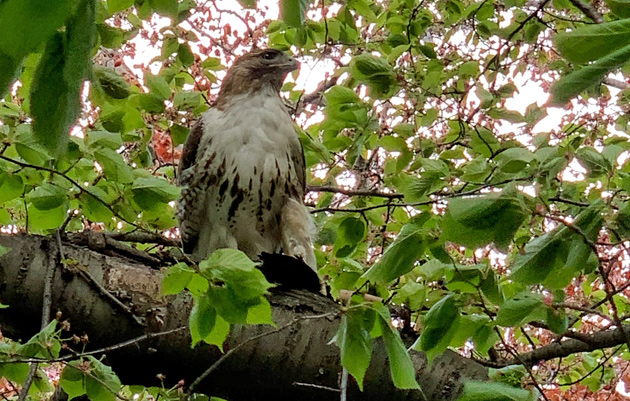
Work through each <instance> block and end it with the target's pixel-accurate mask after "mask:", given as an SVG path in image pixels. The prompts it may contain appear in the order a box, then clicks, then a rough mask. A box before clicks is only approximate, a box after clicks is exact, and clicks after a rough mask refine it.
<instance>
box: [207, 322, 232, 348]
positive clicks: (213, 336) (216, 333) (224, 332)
mask: <svg viewBox="0 0 630 401" xmlns="http://www.w3.org/2000/svg"><path fill="white" fill-rule="evenodd" d="M230 327H231V325H230V323H228V322H227V321H225V319H223V318H222V317H221V316H220V315H217V316H216V318H215V320H214V327H213V328H212V330H211V331H210V333H208V335H207V336H205V337H204V339H203V341H204V342H205V343H207V344H210V345H216V346H217V347H219V349H220V350H221V351H223V344H224V343H225V339H226V338H227V336H228V335H229V334H230Z"/></svg>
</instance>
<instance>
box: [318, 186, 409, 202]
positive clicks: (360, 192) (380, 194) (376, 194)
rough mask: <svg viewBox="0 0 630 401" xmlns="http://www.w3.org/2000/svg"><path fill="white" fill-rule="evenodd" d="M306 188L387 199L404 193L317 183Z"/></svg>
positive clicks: (398, 197) (400, 197)
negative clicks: (328, 185) (327, 185)
mask: <svg viewBox="0 0 630 401" xmlns="http://www.w3.org/2000/svg"><path fill="white" fill-rule="evenodd" d="M306 190H307V191H308V192H331V193H337V194H342V195H347V196H373V197H378V198H388V199H402V198H404V196H405V195H403V194H396V193H387V192H379V191H370V190H359V189H345V188H338V187H324V186H317V185H309V186H308V187H307V188H306Z"/></svg>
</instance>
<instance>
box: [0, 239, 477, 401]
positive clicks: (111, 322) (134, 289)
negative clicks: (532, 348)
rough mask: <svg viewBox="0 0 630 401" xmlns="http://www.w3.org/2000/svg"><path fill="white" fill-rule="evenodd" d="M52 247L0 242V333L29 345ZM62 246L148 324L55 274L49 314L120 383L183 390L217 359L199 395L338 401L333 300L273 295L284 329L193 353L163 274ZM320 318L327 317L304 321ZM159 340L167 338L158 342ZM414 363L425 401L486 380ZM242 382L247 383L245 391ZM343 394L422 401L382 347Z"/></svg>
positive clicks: (246, 333) (182, 304) (464, 364)
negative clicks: (395, 375) (360, 383)
mask: <svg viewBox="0 0 630 401" xmlns="http://www.w3.org/2000/svg"><path fill="white" fill-rule="evenodd" d="M50 241H51V239H49V238H45V237H38V236H32V235H20V236H0V243H2V245H4V246H6V247H7V248H9V249H11V251H10V252H9V253H7V254H6V255H4V256H3V257H2V258H0V281H1V282H3V283H4V284H3V285H0V299H2V302H3V303H6V304H9V305H10V307H9V308H7V309H2V310H0V325H1V327H2V332H3V334H4V335H7V336H9V337H11V338H14V339H21V340H23V341H25V340H27V339H28V338H29V337H30V336H32V335H34V334H35V333H37V332H38V331H39V330H40V328H39V326H40V325H39V322H38V321H37V319H25V318H24V317H25V316H35V315H37V312H38V311H40V310H41V305H42V297H41V294H42V291H43V286H44V283H43V281H44V270H45V266H46V263H47V261H48V260H49V258H50V257H51V256H52V255H50V254H49V252H47V247H46V244H48V243H49V242H50ZM63 248H64V252H65V255H66V258H67V259H68V260H72V261H73V263H75V264H76V269H81V270H84V271H87V272H89V273H90V275H91V276H92V277H93V278H94V280H96V281H98V282H99V283H100V285H101V286H102V287H104V288H105V289H106V290H107V291H108V292H109V293H111V294H115V295H117V296H118V297H119V298H121V299H120V301H121V302H124V303H125V305H127V306H128V308H129V311H130V312H131V313H133V314H134V315H136V316H137V317H138V318H141V319H142V321H143V322H144V323H145V324H146V326H142V325H140V324H138V323H137V320H136V319H134V318H133V317H132V316H130V313H129V312H128V311H122V310H121V309H120V307H119V305H117V304H116V303H115V302H112V300H111V299H110V298H109V297H104V296H103V295H102V294H101V293H100V292H99V291H98V289H96V288H95V287H94V286H93V285H92V284H91V283H90V282H89V280H86V278H85V277H84V276H82V275H80V274H77V273H76V272H74V270H75V269H65V270H61V267H60V266H57V267H58V268H59V269H60V270H58V274H56V275H55V277H54V280H53V286H52V299H53V303H52V305H53V311H58V312H61V313H62V316H63V317H62V319H69V321H70V322H71V330H72V333H76V334H80V335H83V334H87V335H88V336H89V340H90V343H89V344H88V349H87V350H86V351H87V352H95V353H94V356H95V357H96V358H99V359H100V358H101V357H104V359H103V361H104V362H105V363H106V364H108V365H110V366H112V368H113V370H114V372H116V373H117V374H118V376H119V377H120V378H121V379H122V381H123V383H128V384H144V385H157V386H160V385H162V382H161V381H160V380H159V379H157V378H156V375H157V374H158V373H159V374H162V375H165V376H166V380H165V381H164V385H168V386H170V385H174V384H176V383H178V382H179V381H180V380H184V383H185V385H188V384H190V383H192V382H193V381H194V380H195V379H196V378H199V377H200V376H201V375H202V374H203V373H204V371H207V370H208V369H209V368H210V367H211V366H213V364H215V363H217V361H219V360H221V363H220V364H219V366H217V367H215V368H213V370H212V371H211V372H210V374H209V376H208V377H207V378H206V379H204V380H202V381H201V382H200V384H199V388H198V391H200V392H204V393H207V394H212V395H216V396H219V397H222V398H226V399H230V400H244V401H248V400H267V399H275V400H280V401H282V400H305V401H308V400H338V399H339V393H338V392H335V391H329V390H328V389H331V388H332V389H336V388H339V375H340V373H341V367H340V365H339V350H338V348H337V347H336V346H334V345H330V344H329V342H330V340H331V338H333V336H334V334H335V333H336V330H337V327H338V324H339V318H338V314H339V312H340V308H339V306H338V305H337V304H335V303H334V302H333V301H332V300H330V299H327V298H325V297H322V296H320V295H318V294H313V293H309V292H305V291H295V290H294V291H278V292H275V293H273V294H271V295H270V296H269V297H268V299H269V302H270V304H271V305H272V313H273V318H274V321H275V322H276V324H277V327H279V328H280V327H283V326H285V325H289V326H288V327H287V328H286V329H284V330H281V331H277V332H274V333H268V331H269V330H274V329H273V328H271V329H270V328H269V327H263V326H244V327H243V326H237V327H235V328H234V330H233V331H232V332H231V334H230V337H229V339H228V340H227V341H226V342H225V343H224V350H225V351H226V352H230V350H234V351H232V352H230V354H229V355H228V356H226V355H227V354H225V355H224V354H222V353H221V351H220V350H219V349H218V348H217V347H214V346H209V345H205V344H198V345H197V346H196V347H195V348H194V349H191V347H190V344H191V340H190V336H189V333H188V331H187V330H184V331H182V330H178V329H179V328H180V327H182V326H186V325H187V323H188V314H189V311H190V308H191V306H192V302H191V298H190V297H189V296H188V295H186V294H180V295H179V296H177V297H173V296H169V297H163V296H161V295H160V285H161V277H162V275H161V273H160V272H158V271H156V270H155V269H152V268H149V267H148V266H145V265H141V264H139V263H138V262H136V261H133V260H130V259H126V258H124V257H117V256H112V255H104V254H101V253H97V252H94V251H91V250H89V249H87V248H86V247H84V246H78V245H76V244H72V243H69V242H66V243H64V244H63ZM59 272H61V274H59ZM321 315H326V316H327V317H322V318H318V319H309V318H307V317H309V316H321ZM171 330H172V332H169V331H171ZM164 332H169V334H159V335H158V334H157V333H164ZM267 333H268V334H267ZM64 337H67V335H65V334H64ZM125 344H133V346H124V345H125ZM95 350H96V351H95ZM79 351H80V352H82V351H83V350H79ZM411 356H412V361H413V363H414V365H415V367H416V369H417V375H416V377H417V379H418V381H419V383H420V385H421V386H422V389H423V391H424V393H425V394H426V395H427V397H428V399H430V400H434V401H441V400H453V399H455V398H456V397H457V394H458V393H459V390H460V389H461V379H462V378H464V377H467V378H475V379H483V378H484V377H486V370H485V368H483V367H482V366H481V365H479V364H477V363H475V362H474V361H471V360H468V359H466V358H463V357H461V356H459V355H457V354H455V353H453V352H447V353H446V354H444V355H443V356H442V357H440V358H439V359H437V360H435V361H434V362H433V364H432V365H431V366H430V367H429V366H428V365H427V361H426V358H425V356H424V355H423V354H421V353H412V355H411ZM244 380H246V381H247V385H243V384H244ZM296 383H300V384H299V385H298V384H296ZM347 393H348V399H349V400H352V399H362V400H367V401H369V400H384V401H387V400H403V399H404V400H425V398H424V397H423V396H422V393H420V392H418V391H402V390H396V389H395V388H394V387H393V385H392V382H391V377H390V373H389V368H388V367H387V355H386V352H385V350H384V347H383V344H382V343H381V342H379V341H377V342H376V344H375V348H374V354H373V358H372V364H371V366H370V368H369V369H368V373H367V375H366V378H365V392H364V393H360V392H359V390H358V388H357V386H356V383H354V381H353V380H352V379H350V380H348V388H347Z"/></svg>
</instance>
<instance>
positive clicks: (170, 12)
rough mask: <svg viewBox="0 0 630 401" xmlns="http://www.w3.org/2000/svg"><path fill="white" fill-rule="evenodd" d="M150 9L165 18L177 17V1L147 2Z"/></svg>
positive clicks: (160, 0) (151, 0)
mask: <svg viewBox="0 0 630 401" xmlns="http://www.w3.org/2000/svg"><path fill="white" fill-rule="evenodd" d="M149 4H150V5H151V8H152V9H153V10H155V11H156V12H158V13H159V14H161V15H164V16H165V17H173V18H176V17H177V0H149Z"/></svg>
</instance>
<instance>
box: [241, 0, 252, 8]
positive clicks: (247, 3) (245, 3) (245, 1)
mask: <svg viewBox="0 0 630 401" xmlns="http://www.w3.org/2000/svg"><path fill="white" fill-rule="evenodd" d="M238 2H239V3H240V4H241V6H242V7H243V8H256V0H238Z"/></svg>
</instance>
